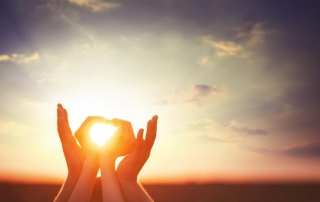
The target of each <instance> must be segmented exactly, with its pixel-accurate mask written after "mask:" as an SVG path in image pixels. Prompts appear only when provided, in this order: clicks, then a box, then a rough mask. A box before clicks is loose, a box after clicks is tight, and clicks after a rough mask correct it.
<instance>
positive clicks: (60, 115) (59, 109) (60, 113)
mask: <svg viewBox="0 0 320 202" xmlns="http://www.w3.org/2000/svg"><path fill="white" fill-rule="evenodd" d="M57 117H62V118H63V109H62V108H61V107H59V108H57Z"/></svg>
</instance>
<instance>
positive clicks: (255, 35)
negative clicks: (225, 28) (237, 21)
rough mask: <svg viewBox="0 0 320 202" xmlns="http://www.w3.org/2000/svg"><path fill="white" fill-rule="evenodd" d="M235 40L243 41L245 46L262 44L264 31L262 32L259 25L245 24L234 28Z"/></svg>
mask: <svg viewBox="0 0 320 202" xmlns="http://www.w3.org/2000/svg"><path fill="white" fill-rule="evenodd" d="M236 31H237V36H236V37H237V38H240V39H245V40H246V42H245V43H246V45H248V46H255V45H257V44H260V43H263V42H264V37H265V35H266V31H265V30H263V28H262V24H261V23H250V22H249V23H246V24H245V25H243V26H240V27H238V28H236Z"/></svg>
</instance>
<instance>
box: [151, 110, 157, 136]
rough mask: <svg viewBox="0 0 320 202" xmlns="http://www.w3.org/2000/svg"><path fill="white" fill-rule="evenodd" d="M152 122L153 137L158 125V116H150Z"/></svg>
mask: <svg viewBox="0 0 320 202" xmlns="http://www.w3.org/2000/svg"><path fill="white" fill-rule="evenodd" d="M152 123H153V133H154V135H155V137H156V136H157V127H158V116H157V115H154V116H153V117H152Z"/></svg>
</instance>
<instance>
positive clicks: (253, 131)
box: [230, 126, 268, 135]
mask: <svg viewBox="0 0 320 202" xmlns="http://www.w3.org/2000/svg"><path fill="white" fill-rule="evenodd" d="M230 129H232V130H233V131H235V132H237V133H242V134H246V135H267V134H268V132H267V131H266V130H262V129H252V128H248V127H243V128H239V127H236V126H231V127H230Z"/></svg>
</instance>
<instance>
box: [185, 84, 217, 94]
mask: <svg viewBox="0 0 320 202" xmlns="http://www.w3.org/2000/svg"><path fill="white" fill-rule="evenodd" d="M191 91H192V93H193V94H194V96H199V97H207V96H209V95H211V94H214V93H217V92H218V88H217V87H216V86H208V85H205V84H197V85H194V86H192V87H191Z"/></svg>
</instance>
